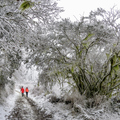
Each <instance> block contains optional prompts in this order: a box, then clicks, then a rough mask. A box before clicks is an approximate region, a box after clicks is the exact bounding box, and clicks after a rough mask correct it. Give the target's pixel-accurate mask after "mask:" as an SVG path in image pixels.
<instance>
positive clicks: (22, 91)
mask: <svg viewBox="0 0 120 120" xmlns="http://www.w3.org/2000/svg"><path fill="white" fill-rule="evenodd" d="M21 93H22V97H23V96H24V88H23V86H22V88H21Z"/></svg>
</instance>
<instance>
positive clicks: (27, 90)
mask: <svg viewBox="0 0 120 120" xmlns="http://www.w3.org/2000/svg"><path fill="white" fill-rule="evenodd" d="M25 91H26V97H28V92H29V89H28V87H26V89H25Z"/></svg>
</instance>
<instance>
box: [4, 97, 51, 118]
mask: <svg viewBox="0 0 120 120" xmlns="http://www.w3.org/2000/svg"><path fill="white" fill-rule="evenodd" d="M51 119H52V115H47V114H45V112H44V111H42V110H41V108H40V107H38V105H37V104H36V103H35V101H33V100H32V99H30V98H26V97H21V96H20V97H18V98H17V99H16V101H15V107H14V108H13V109H12V111H11V112H10V114H9V115H8V116H6V120H51Z"/></svg>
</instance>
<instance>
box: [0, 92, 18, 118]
mask: <svg viewBox="0 0 120 120" xmlns="http://www.w3.org/2000/svg"><path fill="white" fill-rule="evenodd" d="M19 95H20V93H18V92H16V91H14V93H13V94H11V95H9V96H8V97H7V98H6V101H5V103H4V104H3V105H0V120H5V116H6V115H8V114H9V112H10V111H11V110H12V108H14V105H15V100H16V98H17V97H18V96H19Z"/></svg>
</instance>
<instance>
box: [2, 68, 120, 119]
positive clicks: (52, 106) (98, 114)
mask: <svg viewBox="0 0 120 120" xmlns="http://www.w3.org/2000/svg"><path fill="white" fill-rule="evenodd" d="M33 73H34V74H33ZM12 79H13V81H16V84H15V90H14V93H13V94H11V95H9V97H8V98H7V99H6V102H5V103H4V105H3V106H0V120H5V115H8V114H9V112H10V111H11V110H12V109H13V108H14V106H15V100H16V99H17V98H19V96H20V95H21V94H20V88H21V86H23V87H24V88H26V87H28V88H29V91H30V92H29V95H28V97H29V98H31V99H32V100H34V101H35V102H36V103H37V105H38V106H39V107H41V108H42V110H43V111H46V114H51V115H53V119H54V120H120V105H119V107H118V108H116V109H117V111H118V112H115V110H114V113H113V111H111V110H109V105H108V103H106V104H105V103H104V105H103V106H100V107H99V108H91V109H88V108H87V109H86V108H85V107H84V106H83V105H82V104H79V103H75V104H74V107H73V106H72V105H71V104H65V102H57V103H51V102H50V98H51V96H53V93H56V96H57V97H58V96H60V94H61V91H60V90H59V87H58V86H57V85H56V86H54V87H53V93H46V92H45V91H44V90H43V89H42V86H39V87H37V72H36V71H34V68H32V70H29V71H28V72H27V70H26V68H25V66H22V67H21V68H20V69H19V70H18V71H16V72H15V74H14V76H13V78H12ZM37 88H39V89H37ZM75 106H76V108H79V112H76V111H75ZM105 107H106V108H105ZM107 107H108V108H107Z"/></svg>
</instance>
